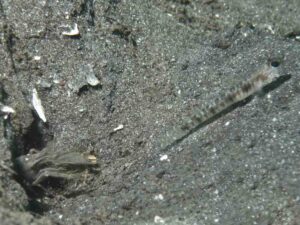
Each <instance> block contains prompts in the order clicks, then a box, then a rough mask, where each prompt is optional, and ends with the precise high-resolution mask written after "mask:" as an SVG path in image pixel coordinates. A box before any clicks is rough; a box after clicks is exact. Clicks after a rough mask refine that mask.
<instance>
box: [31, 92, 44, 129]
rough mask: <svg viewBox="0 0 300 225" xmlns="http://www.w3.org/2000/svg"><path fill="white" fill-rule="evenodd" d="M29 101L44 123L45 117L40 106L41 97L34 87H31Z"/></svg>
mask: <svg viewBox="0 0 300 225" xmlns="http://www.w3.org/2000/svg"><path fill="white" fill-rule="evenodd" d="M31 103H32V106H33V108H34V109H35V111H36V113H37V114H38V116H39V117H40V119H41V120H42V121H43V122H44V123H46V122H47V119H46V116H45V112H44V108H43V106H42V102H41V99H40V98H39V96H38V93H37V90H36V89H35V88H33V90H32V99H31Z"/></svg>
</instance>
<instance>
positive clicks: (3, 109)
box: [0, 103, 16, 119]
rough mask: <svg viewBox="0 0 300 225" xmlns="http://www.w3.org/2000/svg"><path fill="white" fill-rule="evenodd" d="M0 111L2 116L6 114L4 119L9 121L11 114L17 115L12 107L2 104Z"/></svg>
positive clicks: (0, 104)
mask: <svg viewBox="0 0 300 225" xmlns="http://www.w3.org/2000/svg"><path fill="white" fill-rule="evenodd" d="M0 111H1V114H4V119H7V118H8V116H9V115H10V114H14V113H16V111H15V110H14V109H13V108H12V107H10V106H7V105H3V104H2V103H0Z"/></svg>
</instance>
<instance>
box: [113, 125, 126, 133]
mask: <svg viewBox="0 0 300 225" xmlns="http://www.w3.org/2000/svg"><path fill="white" fill-rule="evenodd" d="M123 128H124V125H123V124H120V125H119V126H117V127H116V128H114V130H113V131H114V132H116V131H118V130H122V129H123Z"/></svg>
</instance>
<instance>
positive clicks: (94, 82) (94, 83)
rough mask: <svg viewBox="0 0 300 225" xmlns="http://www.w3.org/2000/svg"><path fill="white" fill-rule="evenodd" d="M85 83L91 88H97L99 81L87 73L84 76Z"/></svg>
mask: <svg viewBox="0 0 300 225" xmlns="http://www.w3.org/2000/svg"><path fill="white" fill-rule="evenodd" d="M86 82H87V83H88V84H89V85H91V86H97V85H98V84H100V81H99V79H98V78H97V77H96V76H95V74H94V73H88V74H87V75H86Z"/></svg>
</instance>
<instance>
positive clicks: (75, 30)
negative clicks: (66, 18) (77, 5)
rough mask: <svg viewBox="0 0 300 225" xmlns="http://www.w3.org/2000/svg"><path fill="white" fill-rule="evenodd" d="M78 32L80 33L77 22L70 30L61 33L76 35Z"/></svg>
mask: <svg viewBox="0 0 300 225" xmlns="http://www.w3.org/2000/svg"><path fill="white" fill-rule="evenodd" d="M79 34H80V33H79V30H78V26H77V23H75V25H74V28H73V29H72V30H70V31H63V32H62V35H65V36H78V35H79Z"/></svg>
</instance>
